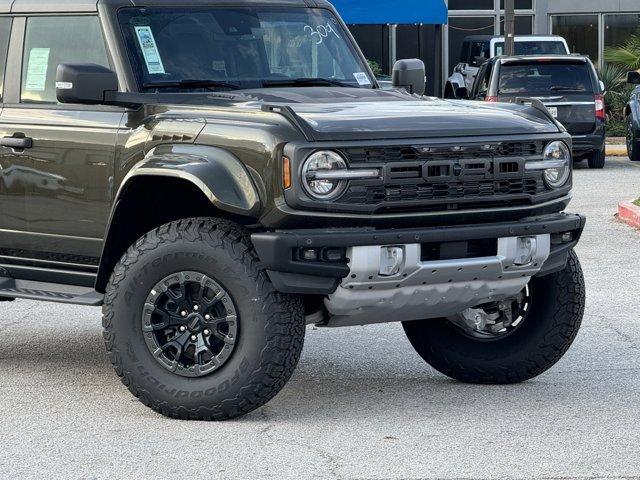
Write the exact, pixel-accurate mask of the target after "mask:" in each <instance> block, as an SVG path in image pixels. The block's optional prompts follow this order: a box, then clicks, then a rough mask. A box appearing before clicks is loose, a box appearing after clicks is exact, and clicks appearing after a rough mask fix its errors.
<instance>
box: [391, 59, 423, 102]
mask: <svg viewBox="0 0 640 480" xmlns="http://www.w3.org/2000/svg"><path fill="white" fill-rule="evenodd" d="M426 71H427V70H426V68H425V66H424V62H423V61H422V60H419V59H417V58H413V59H410V60H398V61H397V62H396V64H395V65H394V66H393V75H392V82H393V86H394V87H396V88H404V89H405V90H407V91H408V92H409V93H415V94H417V95H424V91H425V90H426V88H427V76H426V75H427V74H426Z"/></svg>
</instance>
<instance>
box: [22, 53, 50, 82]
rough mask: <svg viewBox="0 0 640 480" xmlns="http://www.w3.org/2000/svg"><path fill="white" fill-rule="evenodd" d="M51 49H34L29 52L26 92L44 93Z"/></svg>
mask: <svg viewBox="0 0 640 480" xmlns="http://www.w3.org/2000/svg"><path fill="white" fill-rule="evenodd" d="M50 51H51V50H50V49H49V48H32V49H31V51H30V52H29V63H28V66H27V80H26V82H25V86H24V88H25V90H29V91H31V92H44V90H45V87H46V83H47V69H48V67H49V52H50Z"/></svg>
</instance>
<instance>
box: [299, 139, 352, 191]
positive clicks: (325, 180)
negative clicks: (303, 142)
mask: <svg viewBox="0 0 640 480" xmlns="http://www.w3.org/2000/svg"><path fill="white" fill-rule="evenodd" d="M346 169H347V162H345V161H344V159H343V158H342V157H341V156H340V155H339V154H337V153H336V152H331V151H329V150H326V151H320V152H315V153H313V154H311V155H310V156H309V158H307V160H306V161H305V162H304V164H303V165H302V184H303V185H304V188H305V190H306V191H307V193H308V194H309V195H311V196H312V197H313V198H317V199H319V200H332V199H334V198H336V197H338V196H339V195H340V194H341V193H342V192H344V189H345V188H346V187H347V181H346V180H344V179H339V178H332V177H334V176H335V175H336V174H339V172H340V171H341V170H346ZM338 176H339V175H338Z"/></svg>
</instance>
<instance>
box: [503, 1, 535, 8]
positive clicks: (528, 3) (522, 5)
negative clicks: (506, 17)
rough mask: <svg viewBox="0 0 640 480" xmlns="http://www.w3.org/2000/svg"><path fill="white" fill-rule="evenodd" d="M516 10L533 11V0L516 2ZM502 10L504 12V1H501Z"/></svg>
mask: <svg viewBox="0 0 640 480" xmlns="http://www.w3.org/2000/svg"><path fill="white" fill-rule="evenodd" d="M515 4H516V10H533V0H515ZM500 10H504V0H500Z"/></svg>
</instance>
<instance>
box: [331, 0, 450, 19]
mask: <svg viewBox="0 0 640 480" xmlns="http://www.w3.org/2000/svg"><path fill="white" fill-rule="evenodd" d="M330 1H331V3H333V5H334V6H335V7H336V9H337V10H338V12H340V15H342V18H343V19H344V21H345V22H346V23H349V24H387V23H388V24H396V23H397V24H414V23H427V24H431V25H444V24H446V23H447V16H448V12H447V6H446V5H445V4H444V0H330Z"/></svg>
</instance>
